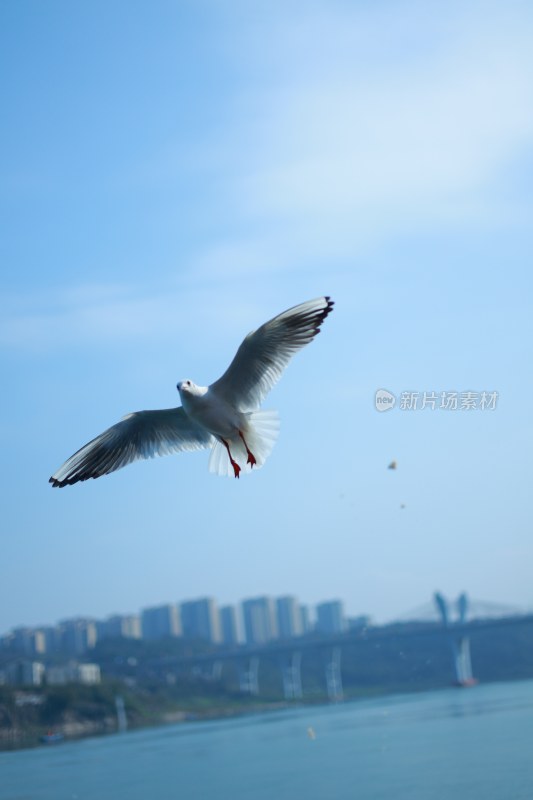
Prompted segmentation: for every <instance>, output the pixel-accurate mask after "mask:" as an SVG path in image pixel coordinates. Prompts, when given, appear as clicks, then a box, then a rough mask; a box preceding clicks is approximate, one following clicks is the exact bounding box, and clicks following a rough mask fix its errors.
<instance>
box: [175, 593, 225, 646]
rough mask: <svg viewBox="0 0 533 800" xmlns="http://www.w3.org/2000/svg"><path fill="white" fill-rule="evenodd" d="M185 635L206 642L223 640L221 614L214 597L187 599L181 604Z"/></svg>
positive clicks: (182, 624)
mask: <svg viewBox="0 0 533 800" xmlns="http://www.w3.org/2000/svg"><path fill="white" fill-rule="evenodd" d="M180 611H181V626H182V630H183V635H184V636H187V637H189V638H191V639H203V640H204V641H206V642H213V643H215V644H216V643H218V642H220V641H222V635H221V630H220V614H219V611H218V606H217V604H216V602H215V601H214V600H213V598H212V597H202V598H201V599H199V600H187V601H186V602H184V603H182V604H181V606H180Z"/></svg>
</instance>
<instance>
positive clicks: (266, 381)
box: [209, 297, 333, 411]
mask: <svg viewBox="0 0 533 800" xmlns="http://www.w3.org/2000/svg"><path fill="white" fill-rule="evenodd" d="M332 308H333V301H332V300H331V299H330V298H329V297H319V298H317V299H316V300H309V301H308V302H307V303H302V304H301V305H298V306H294V308H289V309H288V311H284V312H283V313H282V314H279V315H278V316H277V317H274V319H271V320H270V321H269V322H265V324H264V325H261V327H260V328H258V329H257V330H256V331H252V333H249V334H248V336H247V337H246V338H245V339H244V341H243V342H242V344H241V346H240V347H239V349H238V350H237V353H236V355H235V358H234V359H233V361H232V362H231V364H230V365H229V367H228V369H227V370H226V372H225V373H224V375H222V377H221V378H219V380H218V381H216V382H215V383H213V384H212V385H211V386H210V387H209V388H210V390H213V392H214V393H215V394H217V395H218V396H220V397H223V398H224V399H225V400H226V401H227V402H228V403H230V404H231V405H232V406H234V407H235V408H238V409H239V410H240V411H251V410H253V409H256V408H258V407H259V405H260V404H261V401H262V400H263V398H264V397H265V395H266V394H267V393H268V392H269V391H270V389H272V387H273V386H274V384H275V383H276V382H277V381H278V380H279V379H280V377H281V375H282V372H283V370H284V369H285V367H286V366H287V364H288V363H289V361H290V360H291V358H292V356H293V355H294V354H295V353H296V352H297V351H298V350H300V348H302V347H304V345H306V344H309V342H311V341H312V340H313V339H314V337H315V336H316V335H317V333H319V331H320V326H321V325H322V323H323V321H324V320H325V319H326V317H327V315H328V314H329V313H330V311H331V309H332Z"/></svg>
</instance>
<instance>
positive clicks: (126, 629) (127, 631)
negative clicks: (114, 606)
mask: <svg viewBox="0 0 533 800" xmlns="http://www.w3.org/2000/svg"><path fill="white" fill-rule="evenodd" d="M97 628H98V638H99V639H105V638H108V639H109V638H111V637H113V638H114V637H117V636H122V637H123V638H124V639H140V638H141V618H140V617H139V615H138V614H114V615H113V616H112V617H108V618H107V619H106V620H104V621H103V622H99V623H97Z"/></svg>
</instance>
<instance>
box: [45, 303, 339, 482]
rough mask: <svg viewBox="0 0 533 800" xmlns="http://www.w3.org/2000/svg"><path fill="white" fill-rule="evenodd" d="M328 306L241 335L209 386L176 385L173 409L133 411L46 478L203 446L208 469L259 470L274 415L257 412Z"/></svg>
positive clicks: (95, 473) (94, 474)
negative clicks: (231, 355)
mask: <svg viewBox="0 0 533 800" xmlns="http://www.w3.org/2000/svg"><path fill="white" fill-rule="evenodd" d="M332 308H333V301H332V300H331V299H330V298H329V297H319V298H317V299H316V300H309V301H308V302H307V303H302V304H301V305H298V306H294V308H289V309H288V311H284V312H283V313H282V314H278V316H277V317H274V319H271V320H270V321H269V322H265V324H264V325H261V327H260V328H258V329H257V330H256V331H252V332H251V333H249V334H248V336H246V338H245V339H244V341H243V342H242V344H241V346H240V347H239V349H238V350H237V353H236V355H235V357H234V359H233V361H232V362H231V364H230V365H229V367H228V369H227V370H226V372H225V373H224V374H223V375H222V377H221V378H219V379H218V380H217V381H215V383H212V384H211V385H210V386H197V385H196V384H195V383H193V382H192V381H191V380H185V381H180V382H179V383H178V385H177V389H178V392H179V394H180V399H181V403H182V405H181V406H178V407H177V408H167V409H160V410H157V411H135V412H134V413H132V414H127V415H126V416H125V417H123V419H122V420H121V421H120V422H117V424H116V425H113V426H112V427H111V428H108V429H107V430H106V431H104V432H103V433H101V434H100V435H99V436H97V437H96V438H95V439H92V441H90V442H89V443H88V444H86V445H84V447H82V448H81V449H80V450H78V451H77V452H76V453H74V455H73V456H71V457H70V458H69V459H68V461H65V463H64V464H63V466H62V467H60V468H59V469H58V470H57V472H55V473H54V474H53V475H52V477H51V478H50V481H49V482H50V483H51V484H52V486H60V487H63V486H68V485H69V484H73V483H77V482H78V481H86V480H88V478H99V477H100V476H101V475H107V474H108V473H110V472H114V471H115V470H117V469H121V467H125V466H126V465H127V464H131V463H132V462H133V461H138V460H139V459H144V458H154V456H164V455H167V454H169V453H176V452H179V451H181V450H200V449H203V448H210V449H211V455H210V457H209V471H210V472H214V473H216V474H217V475H228V476H231V475H234V476H235V478H238V477H239V474H240V473H241V471H242V470H243V469H244V470H245V471H250V470H251V469H252V468H253V467H254V466H255V467H260V466H262V465H263V464H264V462H265V461H266V459H267V457H268V456H269V455H270V452H271V450H272V448H273V446H274V443H275V441H276V439H277V436H278V431H279V418H278V414H277V412H276V411H260V410H259V406H260V405H261V402H262V400H263V399H264V397H265V396H266V395H267V394H268V392H269V391H270V389H272V387H273V386H274V384H275V383H276V382H277V381H278V380H279V378H280V377H281V375H282V373H283V370H284V369H285V367H286V366H287V364H288V363H289V361H290V360H291V358H292V356H293V355H294V354H295V353H296V352H297V351H298V350H300V349H301V348H302V347H303V346H304V345H306V344H309V342H311V341H312V340H313V339H314V337H315V336H316V334H317V333H318V332H319V331H320V326H321V325H322V323H323V322H324V320H325V319H326V317H327V316H328V314H329V313H330V311H331V310H332Z"/></svg>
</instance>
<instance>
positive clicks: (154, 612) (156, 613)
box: [141, 603, 181, 640]
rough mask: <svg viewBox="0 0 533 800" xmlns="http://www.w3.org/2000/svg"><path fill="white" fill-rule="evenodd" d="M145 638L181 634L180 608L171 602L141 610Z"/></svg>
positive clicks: (159, 637)
mask: <svg viewBox="0 0 533 800" xmlns="http://www.w3.org/2000/svg"><path fill="white" fill-rule="evenodd" d="M141 630H142V638H143V639H150V640H152V639H163V638H164V637H166V636H179V635H180V633H181V625H180V617H179V613H178V609H177V608H176V606H175V605H172V604H170V603H168V604H166V605H163V606H153V607H152V608H143V610H142V612H141Z"/></svg>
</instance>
